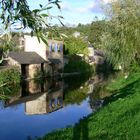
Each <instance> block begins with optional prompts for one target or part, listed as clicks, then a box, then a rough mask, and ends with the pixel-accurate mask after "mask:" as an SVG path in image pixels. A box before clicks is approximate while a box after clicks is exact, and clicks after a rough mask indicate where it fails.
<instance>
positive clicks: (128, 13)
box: [101, 0, 140, 70]
mask: <svg viewBox="0 0 140 140" xmlns="http://www.w3.org/2000/svg"><path fill="white" fill-rule="evenodd" d="M108 17H109V18H108V25H107V28H106V31H105V33H104V34H103V36H102V37H101V46H102V48H103V49H104V51H105V53H106V55H107V58H108V59H109V60H110V62H111V63H112V64H114V66H118V65H121V67H122V69H123V70H128V69H129V68H130V66H131V65H132V64H135V63H137V62H138V60H140V1H139V0H127V1H126V0H125V1H124V0H118V1H115V2H113V3H111V4H110V10H109V13H108Z"/></svg>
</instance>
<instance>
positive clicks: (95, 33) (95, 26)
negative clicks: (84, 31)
mask: <svg viewBox="0 0 140 140" xmlns="http://www.w3.org/2000/svg"><path fill="white" fill-rule="evenodd" d="M105 26H106V21H105V20H96V21H93V22H92V23H91V25H90V31H89V34H88V40H89V42H90V43H92V44H93V46H94V47H95V48H100V44H101V36H102V34H103V33H104V31H105Z"/></svg>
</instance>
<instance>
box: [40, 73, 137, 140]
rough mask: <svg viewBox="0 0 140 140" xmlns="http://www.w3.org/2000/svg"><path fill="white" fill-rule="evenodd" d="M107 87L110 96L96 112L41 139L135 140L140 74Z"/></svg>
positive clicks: (118, 80)
mask: <svg viewBox="0 0 140 140" xmlns="http://www.w3.org/2000/svg"><path fill="white" fill-rule="evenodd" d="M107 89H108V90H110V92H112V95H111V96H109V97H106V98H105V99H104V106H103V107H102V108H101V109H100V110H99V111H98V112H96V113H94V114H91V115H90V116H88V117H87V118H84V119H82V120H81V121H80V122H79V123H78V124H76V125H75V126H74V127H69V128H65V129H62V130H60V131H56V132H53V133H50V134H48V135H46V136H44V137H43V138H42V139H43V140H139V138H140V121H139V120H140V74H139V73H137V74H133V75H130V76H129V77H128V78H127V79H125V78H124V77H122V76H121V77H119V78H118V79H116V80H115V81H113V82H111V83H110V84H109V85H108V86H107Z"/></svg>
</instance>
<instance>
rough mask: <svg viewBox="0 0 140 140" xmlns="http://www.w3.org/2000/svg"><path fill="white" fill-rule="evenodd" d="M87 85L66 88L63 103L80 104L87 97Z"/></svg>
mask: <svg viewBox="0 0 140 140" xmlns="http://www.w3.org/2000/svg"><path fill="white" fill-rule="evenodd" d="M87 91H88V88H87V87H83V88H82V89H74V90H72V91H71V90H67V91H66V93H65V100H64V102H65V104H75V103H77V104H80V103H81V102H82V101H83V100H84V99H85V98H86V97H87V94H86V93H87Z"/></svg>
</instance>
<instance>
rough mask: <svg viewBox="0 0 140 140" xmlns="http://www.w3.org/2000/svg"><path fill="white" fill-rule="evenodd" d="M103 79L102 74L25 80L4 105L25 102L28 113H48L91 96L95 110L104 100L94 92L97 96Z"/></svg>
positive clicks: (90, 102) (8, 105)
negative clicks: (17, 91) (98, 97)
mask: <svg viewBox="0 0 140 140" xmlns="http://www.w3.org/2000/svg"><path fill="white" fill-rule="evenodd" d="M79 78H80V81H79ZM64 81H65V84H64ZM102 81H103V76H102V75H96V76H92V77H90V78H88V79H87V77H82V78H81V77H76V78H75V77H69V78H65V79H64V80H62V79H57V78H56V79H49V80H44V81H41V82H38V81H34V80H30V81H23V82H22V83H21V87H20V90H19V91H20V92H19V94H16V95H14V96H11V97H10V98H8V99H6V100H4V107H5V108H6V107H10V106H16V105H18V104H21V103H25V113H26V115H34V114H47V113H51V112H54V111H56V110H58V109H61V108H63V107H64V106H66V105H69V104H80V103H81V102H82V101H83V100H84V99H86V97H87V96H89V105H90V107H91V108H92V109H93V110H94V111H95V110H96V109H98V108H99V107H100V106H101V104H102V101H101V100H99V99H97V100H96V98H95V97H94V96H93V92H94V95H96V96H97V94H95V92H97V91H96V90H97V85H98V84H99V83H101V82H102ZM98 92H99V91H98Z"/></svg>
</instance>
